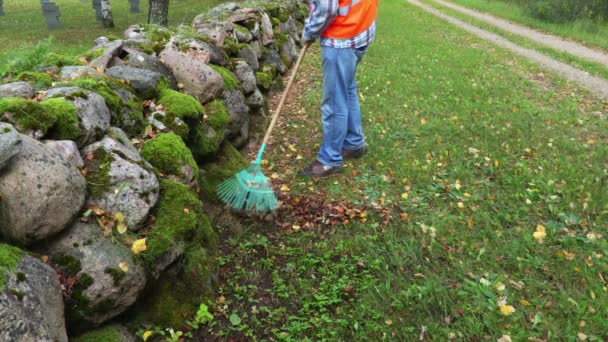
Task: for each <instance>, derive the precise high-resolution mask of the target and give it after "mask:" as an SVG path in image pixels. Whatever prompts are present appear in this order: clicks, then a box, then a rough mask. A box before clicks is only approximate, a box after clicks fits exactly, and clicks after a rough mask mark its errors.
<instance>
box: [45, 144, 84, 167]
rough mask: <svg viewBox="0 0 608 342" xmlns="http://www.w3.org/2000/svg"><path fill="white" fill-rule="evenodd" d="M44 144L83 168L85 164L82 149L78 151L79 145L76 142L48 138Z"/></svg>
mask: <svg viewBox="0 0 608 342" xmlns="http://www.w3.org/2000/svg"><path fill="white" fill-rule="evenodd" d="M44 145H45V146H46V147H48V148H50V149H51V150H53V151H55V152H57V153H58V154H60V155H61V156H62V157H63V158H64V159H65V160H67V161H69V162H70V164H72V165H74V166H75V167H77V168H81V167H83V166H84V162H83V161H82V157H81V156H80V151H78V146H77V145H76V143H75V142H73V141H71V140H47V141H45V142H44Z"/></svg>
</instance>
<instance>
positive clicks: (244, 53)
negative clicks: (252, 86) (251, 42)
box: [239, 46, 260, 70]
mask: <svg viewBox="0 0 608 342" xmlns="http://www.w3.org/2000/svg"><path fill="white" fill-rule="evenodd" d="M239 58H242V59H243V60H245V62H247V64H249V66H251V68H252V69H253V70H258V69H259V68H260V62H259V61H258V56H257V54H256V52H255V51H254V50H253V48H251V47H250V46H245V47H242V48H241V49H239Z"/></svg>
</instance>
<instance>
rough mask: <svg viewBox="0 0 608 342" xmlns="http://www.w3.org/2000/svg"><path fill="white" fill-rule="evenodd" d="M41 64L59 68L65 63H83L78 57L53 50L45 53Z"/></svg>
mask: <svg viewBox="0 0 608 342" xmlns="http://www.w3.org/2000/svg"><path fill="white" fill-rule="evenodd" d="M43 64H44V65H49V66H50V65H54V66H57V67H60V68H61V67H64V66H66V65H84V63H83V62H82V61H81V60H80V59H79V58H78V57H74V56H65V55H61V54H58V53H54V52H51V53H49V54H48V55H46V58H45V59H44V63H43Z"/></svg>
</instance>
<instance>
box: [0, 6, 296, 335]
mask: <svg viewBox="0 0 608 342" xmlns="http://www.w3.org/2000/svg"><path fill="white" fill-rule="evenodd" d="M306 15H307V7H306V4H305V3H304V2H303V1H297V0H288V1H264V2H261V1H260V2H248V3H239V4H235V3H227V4H223V5H220V6H218V7H216V8H213V9H211V10H210V11H209V12H208V13H205V14H201V15H199V16H197V17H196V18H195V19H194V21H193V23H192V26H182V27H178V28H175V29H166V28H162V27H155V26H138V25H134V26H131V27H129V29H128V30H126V31H125V33H124V39H113V40H111V39H108V38H105V37H100V38H98V39H97V40H96V46H95V47H94V48H92V49H91V50H90V51H89V52H87V53H86V54H85V55H84V56H80V57H79V58H74V57H70V56H62V55H58V54H50V55H49V56H47V58H46V59H45V62H44V63H43V64H42V65H40V67H39V68H37V69H36V70H32V71H30V72H25V73H22V74H19V75H8V76H7V77H5V78H4V79H3V80H2V83H3V84H1V85H0V241H2V242H3V243H0V322H2V323H1V324H0V327H1V329H0V331H2V333H1V335H0V339H2V340H15V339H17V336H19V337H20V338H24V340H36V341H65V340H66V339H67V335H71V336H75V335H79V334H82V333H85V332H86V331H89V332H87V333H86V334H84V335H83V336H84V337H87V336H97V335H100V334H101V335H103V334H114V335H112V336H122V337H121V339H122V340H128V334H125V331H124V329H123V328H122V327H121V326H119V325H116V324H114V323H115V321H116V320H118V319H120V321H121V322H122V323H125V322H127V323H129V324H131V326H137V324H141V323H152V324H157V325H161V326H171V327H174V328H180V327H181V326H182V325H183V324H184V323H185V319H186V318H187V317H189V315H191V314H192V313H193V312H194V311H195V310H196V308H197V307H198V305H199V304H200V303H201V302H203V301H204V300H205V298H210V297H212V296H213V293H214V288H213V287H214V282H215V280H216V277H217V266H216V262H215V258H216V256H217V254H218V250H217V242H218V241H217V240H218V234H217V232H216V231H215V230H214V228H213V226H214V224H213V222H209V220H208V218H207V216H206V215H205V208H206V206H208V205H210V204H211V202H212V201H213V200H214V188H215V185H217V184H218V183H219V182H221V181H222V180H223V179H225V178H226V177H228V176H230V175H232V174H234V173H235V172H236V171H238V170H240V169H242V168H244V167H245V166H246V165H247V161H246V160H245V159H244V158H243V157H242V155H241V154H240V153H239V152H238V151H237V148H239V147H241V146H243V145H244V144H245V143H246V142H247V141H248V139H249V131H250V128H251V123H252V121H254V120H255V119H256V118H259V117H260V114H261V113H265V112H266V111H267V108H266V100H265V98H266V95H267V94H268V92H269V90H270V89H271V88H272V86H273V83H274V81H275V80H276V79H277V78H278V77H280V76H281V75H283V74H285V73H286V72H287V71H288V69H289V67H290V66H291V64H292V63H293V62H294V61H295V59H296V57H297V53H298V49H299V47H300V46H301V41H300V33H301V29H302V22H303V20H304V18H305V16H306ZM30 255H31V256H30ZM32 256H33V257H32ZM42 284H44V286H42ZM62 299H63V300H62ZM110 324H112V325H110ZM102 325H103V326H104V328H102V330H98V332H96V331H93V332H91V331H90V330H91V329H96V328H98V327H100V326H102ZM66 331H67V334H66ZM101 335H100V336H101ZM84 337H83V338H84Z"/></svg>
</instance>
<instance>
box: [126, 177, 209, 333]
mask: <svg viewBox="0 0 608 342" xmlns="http://www.w3.org/2000/svg"><path fill="white" fill-rule="evenodd" d="M161 192H162V198H161V200H160V201H159V204H158V207H157V209H156V212H155V216H156V223H155V225H154V226H153V227H152V229H151V230H150V232H149V233H148V236H147V239H148V240H147V241H148V244H147V250H146V252H145V253H143V254H142V257H143V258H144V261H145V263H146V265H147V266H148V270H149V272H151V273H152V274H153V275H154V276H157V275H158V273H159V272H161V271H162V270H163V269H165V268H166V267H167V266H168V265H171V266H170V267H169V268H168V269H166V270H165V271H164V272H163V275H162V277H160V279H158V280H157V281H156V282H154V283H151V286H150V288H149V289H148V290H147V293H146V295H144V296H143V300H142V302H141V303H140V305H138V307H137V308H135V309H136V313H135V319H134V320H135V321H136V322H137V323H142V322H147V323H154V324H156V325H160V326H164V327H174V328H180V327H181V326H183V325H184V324H185V323H186V321H185V320H186V319H187V318H188V317H192V315H193V314H194V312H196V309H197V308H198V306H199V305H200V303H201V302H203V301H205V300H209V299H210V298H212V296H213V293H214V291H213V287H214V283H215V281H216V278H217V265H216V257H217V254H218V250H217V235H216V234H215V232H214V231H213V229H212V228H211V225H210V223H209V220H208V219H207V217H206V216H205V214H204V213H203V205H202V203H201V202H200V200H199V199H198V197H197V195H196V194H195V193H194V192H193V191H192V190H190V189H188V188H187V187H186V186H185V185H183V184H181V183H177V182H174V181H171V180H163V181H162V182H161Z"/></svg>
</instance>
